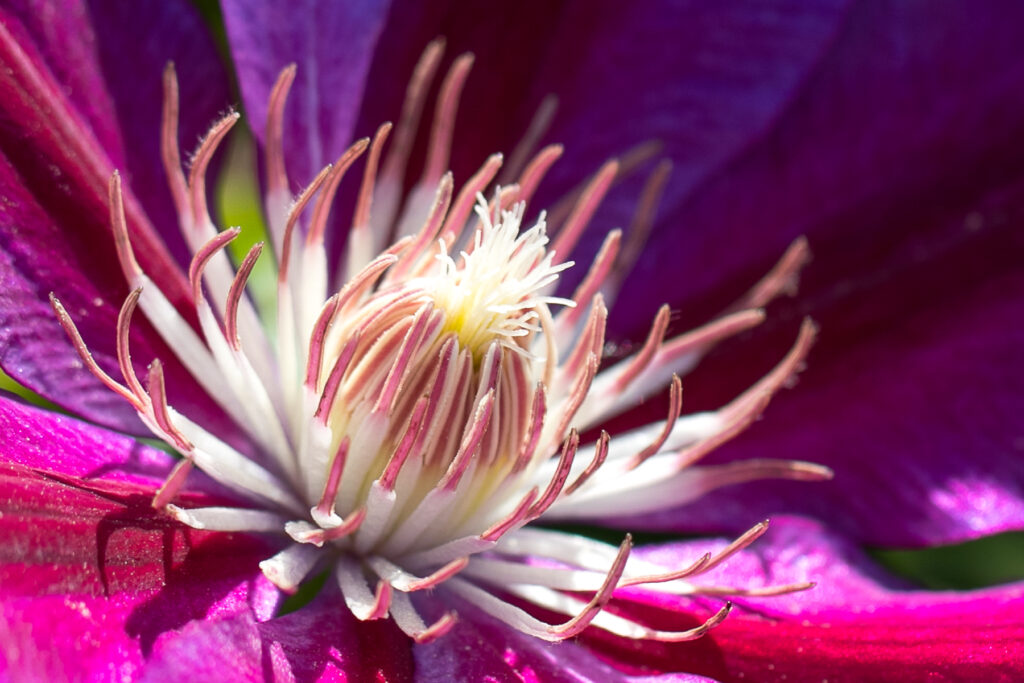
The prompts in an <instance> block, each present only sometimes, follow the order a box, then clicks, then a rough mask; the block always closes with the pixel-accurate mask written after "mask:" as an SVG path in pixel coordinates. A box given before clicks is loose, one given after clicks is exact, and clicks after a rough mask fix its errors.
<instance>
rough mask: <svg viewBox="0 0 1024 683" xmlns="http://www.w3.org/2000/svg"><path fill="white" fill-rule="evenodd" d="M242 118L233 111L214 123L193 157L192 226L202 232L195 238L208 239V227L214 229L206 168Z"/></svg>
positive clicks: (191, 187)
mask: <svg viewBox="0 0 1024 683" xmlns="http://www.w3.org/2000/svg"><path fill="white" fill-rule="evenodd" d="M239 118H241V117H240V115H239V114H238V112H231V113H229V114H227V115H225V116H224V117H223V118H222V119H221V120H220V121H218V122H217V123H215V124H213V127H212V128H210V130H209V132H207V134H206V137H204V138H203V139H202V141H201V142H200V143H199V149H197V150H196V153H195V156H194V157H193V158H192V169H191V170H190V171H189V174H188V187H189V193H190V195H191V200H192V221H193V223H192V227H193V229H194V230H199V231H200V232H199V233H197V234H194V235H193V236H192V239H193V240H199V239H206V237H205V234H204V233H205V232H206V230H207V229H210V230H212V229H213V223H212V221H211V220H210V212H209V210H208V209H207V206H206V169H207V168H208V167H209V166H210V161H211V160H212V159H213V155H214V152H216V151H217V149H218V148H219V147H220V144H221V142H223V141H224V138H225V137H227V134H228V131H230V130H231V128H232V127H233V126H234V125H235V124H236V123H238V119H239Z"/></svg>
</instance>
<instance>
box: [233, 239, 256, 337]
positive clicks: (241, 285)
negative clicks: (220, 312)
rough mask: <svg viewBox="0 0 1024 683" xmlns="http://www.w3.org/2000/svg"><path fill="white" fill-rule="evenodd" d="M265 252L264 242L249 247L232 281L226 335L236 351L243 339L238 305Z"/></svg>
mask: <svg viewBox="0 0 1024 683" xmlns="http://www.w3.org/2000/svg"><path fill="white" fill-rule="evenodd" d="M262 252H263V242H257V243H256V244H254V245H253V246H252V248H251V249H249V252H248V253H247V254H246V255H245V259H244V260H243V261H242V265H240V266H239V267H238V272H236V273H235V277H234V279H233V280H232V281H231V288H230V289H229V290H228V298H227V305H226V306H225V307H224V336H225V337H227V340H228V343H229V344H231V348H232V349H234V350H235V351H239V350H241V348H242V340H241V339H240V338H239V336H238V305H239V303H241V301H242V297H243V296H245V287H246V285H247V284H248V282H249V276H250V275H252V269H253V267H254V266H255V265H256V259H258V258H259V257H260V254H261V253H262Z"/></svg>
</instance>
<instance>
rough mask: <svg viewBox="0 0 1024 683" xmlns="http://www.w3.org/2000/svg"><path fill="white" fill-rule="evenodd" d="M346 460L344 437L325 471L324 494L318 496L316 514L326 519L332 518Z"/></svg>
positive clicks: (346, 450)
mask: <svg viewBox="0 0 1024 683" xmlns="http://www.w3.org/2000/svg"><path fill="white" fill-rule="evenodd" d="M347 459H348V437H347V436H346V437H344V438H343V439H342V440H341V443H340V444H338V450H337V451H335V452H334V457H333V458H331V466H330V469H329V470H328V471H327V481H326V482H325V483H324V492H323V495H322V496H320V502H319V503H318V504H317V506H316V513H317V514H318V515H319V516H320V517H322V518H324V519H328V518H330V517H333V516H334V500H335V498H337V496H338V485H339V484H340V483H341V473H342V472H343V471H344V470H345V462H346V460H347Z"/></svg>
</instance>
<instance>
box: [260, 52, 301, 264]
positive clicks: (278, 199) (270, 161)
mask: <svg viewBox="0 0 1024 683" xmlns="http://www.w3.org/2000/svg"><path fill="white" fill-rule="evenodd" d="M295 72H296V67H295V65H294V64H289V65H288V66H286V67H285V68H284V69H283V70H282V71H281V73H280V74H279V75H278V77H277V81H276V82H275V83H274V87H273V88H272V89H271V91H270V100H269V102H268V104H267V124H266V134H265V140H266V142H265V145H264V147H265V154H266V164H267V166H266V182H267V193H266V195H265V198H264V202H265V206H264V208H265V209H266V212H267V219H268V227H269V228H270V235H271V237H272V238H273V244H274V252H275V253H277V254H280V253H281V250H282V248H283V246H284V221H285V214H286V213H287V209H286V207H287V205H288V198H289V195H290V193H289V191H288V172H287V171H286V170H285V165H284V105H285V102H286V101H287V100H288V92H289V91H290V90H291V88H292V83H294V82H295Z"/></svg>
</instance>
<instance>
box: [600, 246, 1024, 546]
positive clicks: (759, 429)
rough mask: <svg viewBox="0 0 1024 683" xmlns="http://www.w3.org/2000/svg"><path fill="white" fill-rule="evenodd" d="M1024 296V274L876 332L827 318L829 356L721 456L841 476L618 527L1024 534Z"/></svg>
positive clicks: (746, 489)
mask: <svg viewBox="0 0 1024 683" xmlns="http://www.w3.org/2000/svg"><path fill="white" fill-rule="evenodd" d="M986 255H987V256H990V257H992V259H991V260H989V259H985V258H984V257H985V256H986ZM979 256H980V258H979V260H978V267H979V269H980V268H984V266H983V265H982V264H983V263H994V262H997V261H996V259H998V258H1000V256H999V255H998V253H997V248H996V245H992V248H991V250H986V252H983V253H982V254H980V255H979ZM966 257H967V255H965V254H960V255H951V258H953V259H957V260H959V259H962V258H966ZM914 275H915V273H909V274H908V275H907V277H908V279H910V278H913V277H914ZM907 286H908V287H910V286H912V285H910V284H908V285H907ZM880 295H881V293H880ZM874 300H875V299H874V298H873V297H872V298H871V299H870V300H867V301H862V302H859V303H858V302H850V303H849V305H848V307H847V310H846V311H843V312H844V313H847V314H848V315H850V316H851V317H852V319H853V320H854V321H857V320H858V317H859V316H858V313H860V312H864V311H867V312H868V314H870V311H871V308H872V307H873V306H872V303H871V301H874ZM1022 301H1024V276H1021V275H1020V274H1008V275H1005V276H1002V277H991V278H989V281H987V282H981V283H978V284H977V285H976V286H975V287H973V288H972V289H969V290H967V291H964V292H960V293H951V295H950V296H948V297H946V298H942V297H937V298H936V300H935V301H934V302H933V303H931V304H929V305H927V306H922V308H921V309H920V310H918V311H916V312H913V313H910V312H908V313H907V314H906V315H905V317H903V318H902V319H896V320H890V321H888V324H887V325H886V326H884V327H883V328H882V329H878V330H874V331H873V332H872V333H870V334H865V333H861V332H858V331H856V330H849V327H850V326H851V323H849V322H845V321H844V320H843V318H842V316H841V315H836V316H832V315H829V316H828V317H824V316H823V317H822V319H821V323H822V330H823V331H822V342H821V348H819V349H816V350H815V351H813V352H812V353H811V356H810V358H809V360H808V366H809V368H808V370H807V372H806V373H805V374H804V375H802V376H801V380H800V382H799V384H798V385H797V386H796V387H795V388H794V389H793V390H792V391H788V392H786V393H784V394H783V395H781V396H780V397H779V398H778V400H777V403H776V404H774V405H773V406H772V407H771V408H769V410H768V411H767V413H766V416H765V419H764V420H763V421H762V422H760V423H759V424H757V425H755V426H754V427H753V428H751V430H750V431H749V432H748V433H747V434H744V435H743V436H741V437H740V438H739V439H737V440H736V441H735V442H734V443H731V444H728V445H727V446H725V447H723V448H721V449H720V450H719V451H718V452H716V453H715V454H713V455H712V456H711V457H710V458H708V461H709V462H714V461H723V460H728V459H742V458H750V457H764V456H766V455H771V456H775V457H795V458H800V459H804V460H811V461H814V462H819V463H822V464H825V465H828V466H830V467H832V468H833V470H834V471H835V479H834V480H833V481H831V482H829V483H827V484H814V485H808V484H795V483H790V482H767V481H765V482H757V483H752V484H745V485H742V486H737V487H731V488H727V489H722V490H720V491H717V492H715V493H713V494H711V495H710V496H707V497H705V498H703V499H701V500H700V501H697V502H696V503H694V504H692V505H690V506H687V507H683V508H677V509H674V510H666V511H664V512H662V513H659V514H656V515H652V516H649V517H645V518H641V519H633V520H621V521H617V522H616V525H622V526H626V527H629V528H634V529H641V528H643V529H683V528H687V529H700V530H712V529H713V530H723V529H729V530H739V527H741V526H743V525H747V524H750V523H752V522H753V521H756V520H757V519H761V518H764V517H766V516H769V515H772V514H776V513H779V512H787V511H795V512H800V513H802V514H808V515H813V516H816V517H818V518H820V519H824V520H828V521H829V523H830V524H832V525H833V526H834V527H835V528H837V529H840V530H842V531H845V532H846V533H848V534H850V535H851V536H852V537H854V538H858V539H860V540H862V541H864V542H866V543H872V544H882V545H892V546H918V545H927V544H933V543H951V542H956V541H961V540H964V539H970V538H976V537H978V536H982V535H985V534H988V533H994V532H997V531H1003V530H1008V529H1019V528H1022V527H1024V460H1022V459H1021V457H1020V449H1021V443H1020V435H1021V433H1022V429H1024V424H1022V422H1021V419H1022V417H1021V416H1022V415H1024V391H1022V387H1024V376H1022V374H1021V373H1022V368H1024V326H1022V325H1021V323H1020V320H1021V315H1022V314H1024V309H1022V303H1021V302H1022ZM851 309H852V310H851ZM856 324H857V322H854V323H852V325H856ZM844 327H845V328H846V329H844ZM844 333H845V334H847V335H849V336H850V338H844ZM747 343H748V344H749V343H751V342H750V341H749V340H748V342H747ZM769 348H771V345H769ZM748 359H749V356H748ZM730 362H733V363H735V360H734V359H731V358H730V357H728V356H726V357H724V358H722V359H721V362H720V363H715V364H714V365H713V366H712V367H710V368H706V369H705V372H706V373H707V374H704V375H703V376H702V375H700V374H695V375H694V377H693V382H692V383H691V387H693V388H694V390H695V392H696V391H699V389H700V386H701V385H700V384H698V383H699V382H708V381H716V382H721V381H722V376H723V372H721V370H722V369H723V366H726V365H727V364H728V363H730ZM716 369H717V370H719V371H720V372H715V370H716ZM724 374H726V375H727V374H728V369H726V370H725V372H724Z"/></svg>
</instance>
